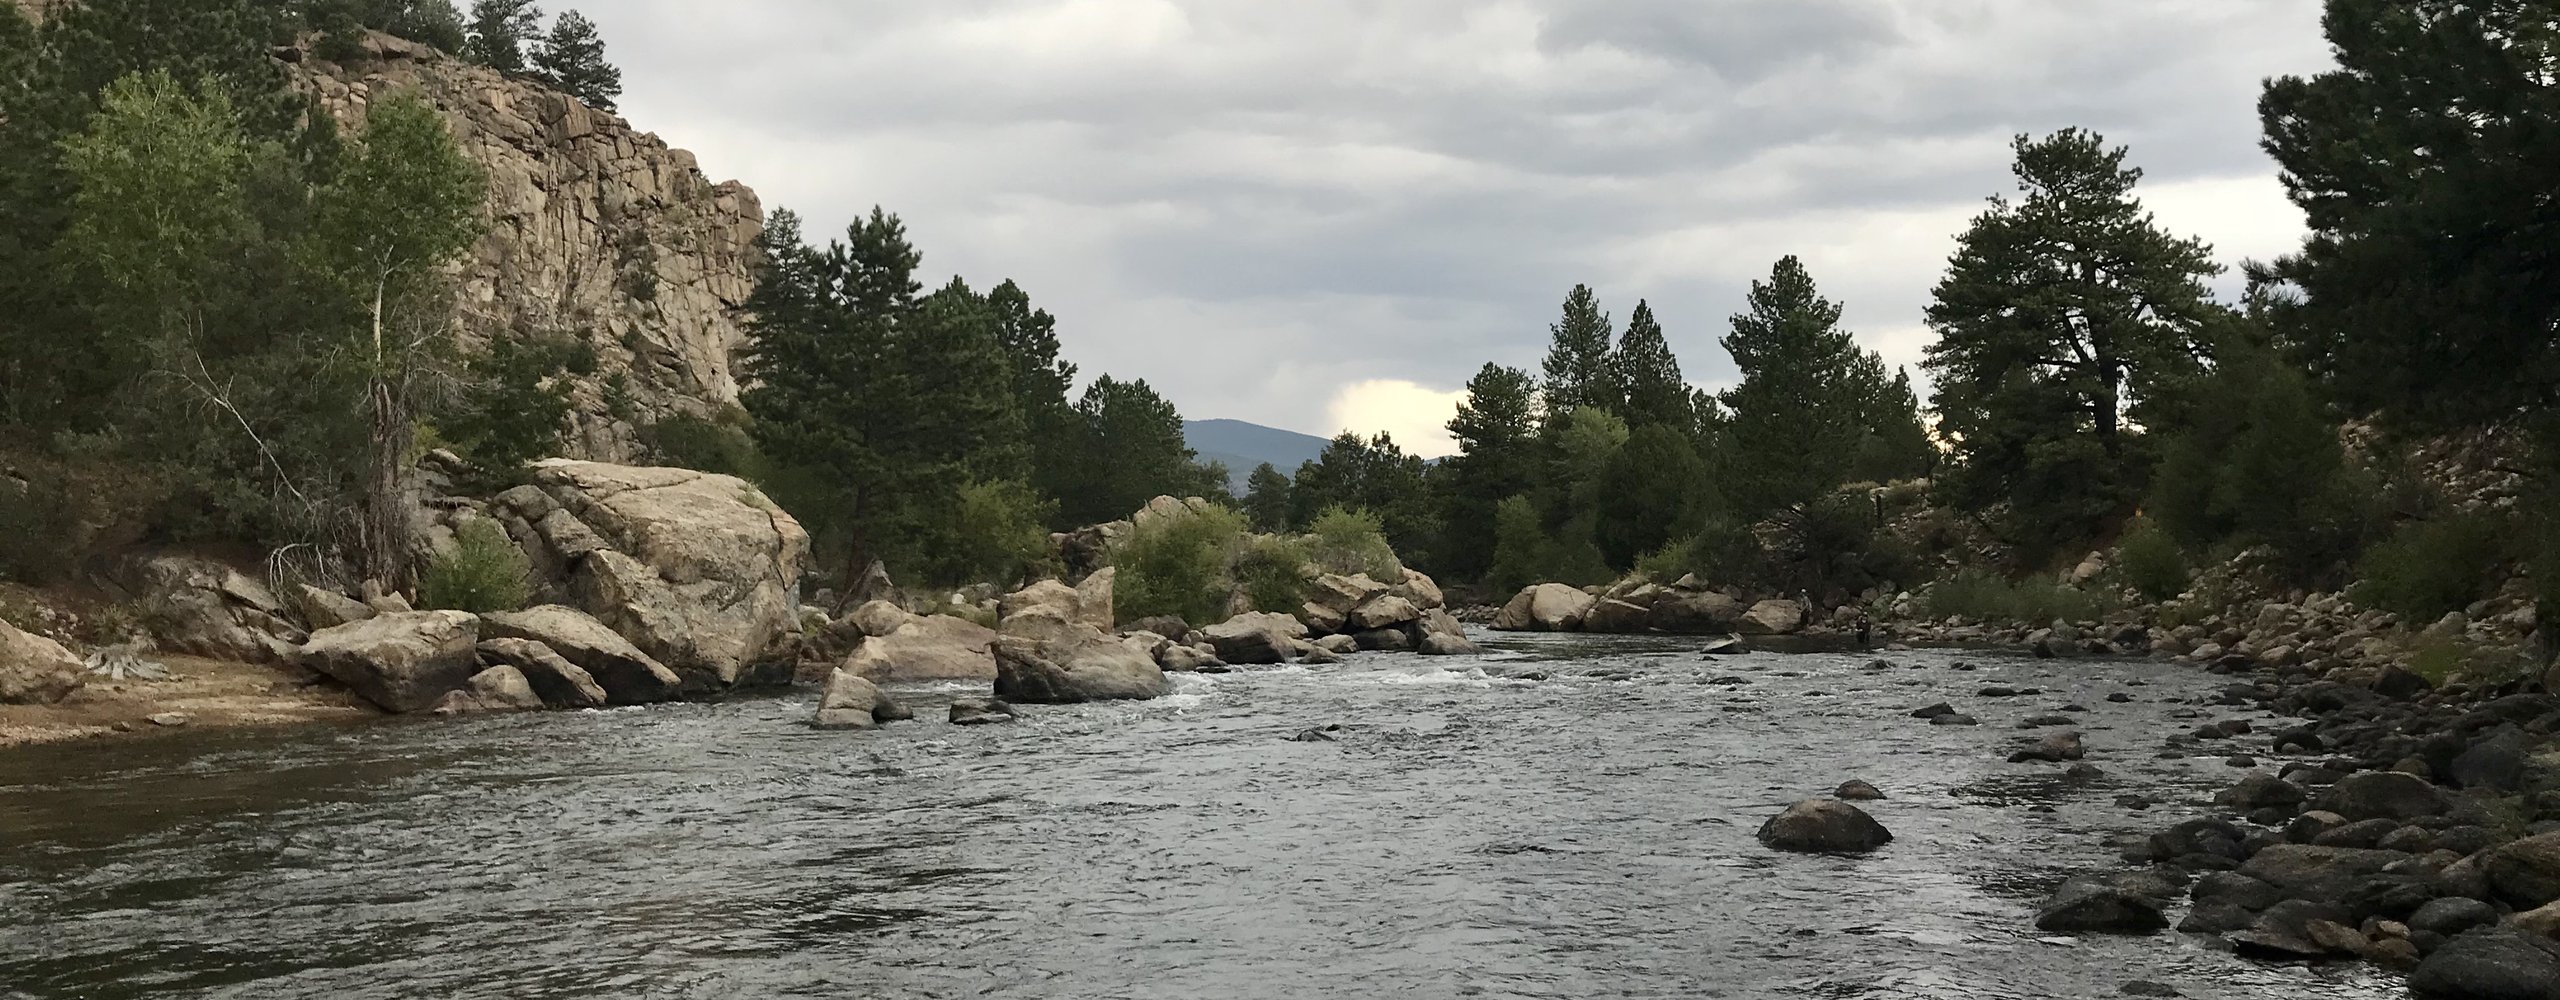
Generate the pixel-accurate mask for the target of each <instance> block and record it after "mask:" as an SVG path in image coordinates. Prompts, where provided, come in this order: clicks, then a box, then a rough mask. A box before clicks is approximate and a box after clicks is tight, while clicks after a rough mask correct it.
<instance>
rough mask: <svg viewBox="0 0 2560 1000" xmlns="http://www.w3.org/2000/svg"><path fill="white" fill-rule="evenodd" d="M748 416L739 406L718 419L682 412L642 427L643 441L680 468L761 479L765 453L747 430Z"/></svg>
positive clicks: (661, 457) (668, 463)
mask: <svg viewBox="0 0 2560 1000" xmlns="http://www.w3.org/2000/svg"><path fill="white" fill-rule="evenodd" d="M747 420H748V418H747V414H746V411H744V410H736V409H731V410H728V411H725V412H723V413H721V414H720V415H719V417H718V418H716V419H704V418H702V417H697V416H693V415H691V414H682V413H680V414H677V415H675V416H671V417H668V418H666V419H664V420H660V421H658V422H656V423H653V424H650V425H649V426H647V427H644V428H642V429H641V431H640V441H641V443H642V444H645V445H647V446H648V447H649V450H650V451H651V452H654V453H656V456H657V458H658V460H659V461H661V462H664V463H666V464H667V465H671V466H674V467H676V468H680V469H695V470H699V471H702V472H717V473H720V474H721V475H726V476H737V477H740V478H742V479H754V480H761V479H763V478H764V476H763V473H764V472H765V468H764V466H765V462H764V456H763V454H762V453H761V452H758V451H757V450H756V443H755V439H754V438H752V437H750V436H748V434H747V426H746V425H747Z"/></svg>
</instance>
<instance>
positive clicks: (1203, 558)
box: [1111, 507, 1245, 622]
mask: <svg viewBox="0 0 2560 1000" xmlns="http://www.w3.org/2000/svg"><path fill="white" fill-rule="evenodd" d="M1244 537H1245V527H1244V516H1243V515H1240V514H1237V513H1236V512H1234V511H1231V510H1228V509H1226V508H1223V507H1211V508H1209V509H1207V510H1201V511H1194V512H1191V513H1189V514H1183V515H1175V516H1169V517H1155V518H1149V519H1148V520H1147V521H1146V522H1145V523H1143V524H1140V525H1138V526H1137V527H1136V528H1134V529H1132V530H1131V531H1130V532H1129V536H1128V537H1127V538H1125V539H1122V540H1121V542H1120V544H1119V546H1118V547H1117V548H1116V549H1114V550H1113V552H1112V560H1111V563H1112V565H1113V566H1115V567H1118V569H1119V574H1118V576H1117V578H1116V579H1115V581H1114V582H1113V588H1114V594H1113V603H1114V605H1115V606H1116V607H1117V608H1118V611H1119V614H1120V617H1121V618H1123V619H1130V620H1134V619H1138V618H1145V617H1148V616H1151V615H1173V616H1175V617H1178V618H1181V619H1182V620H1184V621H1191V622H1217V621H1224V620H1225V619H1226V617H1227V598H1228V594H1229V593H1230V589H1229V586H1230V585H1229V581H1228V578H1227V567H1228V564H1229V562H1230V560H1231V559H1233V558H1234V555H1235V553H1236V552H1237V550H1238V548H1239V546H1240V545H1241V544H1242V543H1243V541H1244Z"/></svg>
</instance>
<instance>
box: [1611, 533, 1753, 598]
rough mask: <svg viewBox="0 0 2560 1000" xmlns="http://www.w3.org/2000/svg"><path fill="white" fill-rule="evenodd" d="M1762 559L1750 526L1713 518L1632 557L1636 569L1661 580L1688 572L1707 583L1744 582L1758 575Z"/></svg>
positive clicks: (1650, 578)
mask: <svg viewBox="0 0 2560 1000" xmlns="http://www.w3.org/2000/svg"><path fill="white" fill-rule="evenodd" d="M1765 559H1766V554H1765V553H1763V552H1762V551H1761V549H1760V540H1759V538H1758V537H1756V536H1754V535H1753V534H1752V533H1751V529H1750V528H1748V527H1745V526H1743V525H1740V524H1736V523H1734V522H1733V521H1730V520H1727V519H1723V518H1717V519H1713V520H1710V521H1708V522H1707V524H1706V525H1705V526H1704V527H1702V528H1699V529H1698V530H1697V531H1695V532H1692V533H1690V534H1688V535H1686V536H1683V537H1681V538H1678V539H1675V540H1674V541H1672V543H1671V544H1669V545H1665V546H1663V547H1662V548H1660V549H1657V550H1654V551H1653V552H1650V553H1647V554H1646V555H1645V556H1644V558H1642V559H1638V560H1636V572H1637V573H1638V574H1640V575H1642V576H1643V577H1644V578H1645V579H1648V580H1652V581H1654V582H1656V583H1663V584H1669V583H1675V582H1678V581H1679V579H1680V578H1681V577H1684V576H1688V575H1690V574H1692V573H1694V574H1697V576H1698V578H1699V579H1701V580H1706V581H1708V582H1710V583H1733V582H1744V581H1751V580H1756V579H1758V578H1759V576H1760V574H1761V572H1762V564H1763V562H1764V560H1765Z"/></svg>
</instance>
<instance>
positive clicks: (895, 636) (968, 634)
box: [844, 615, 996, 682]
mask: <svg viewBox="0 0 2560 1000" xmlns="http://www.w3.org/2000/svg"><path fill="white" fill-rule="evenodd" d="M995 643H996V630H994V629H991V628H988V627H986V626H984V625H980V624H978V623H976V622H973V621H970V620H968V619H966V618H959V617H955V616H952V615H919V616H916V617H913V618H910V619H909V620H908V621H907V622H906V623H904V624H902V625H899V626H898V627H897V628H896V629H894V630H892V631H890V632H889V633H888V634H887V635H873V636H866V637H864V638H863V640H862V642H861V644H859V645H857V646H855V647H853V653H852V655H849V656H847V657H845V661H844V669H846V670H850V671H853V672H854V673H855V674H858V675H860V676H862V677H866V678H869V679H871V680H873V681H875V682H877V681H991V680H994V679H995V676H996V657H995Z"/></svg>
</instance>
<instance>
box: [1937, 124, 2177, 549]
mask: <svg viewBox="0 0 2560 1000" xmlns="http://www.w3.org/2000/svg"><path fill="white" fill-rule="evenodd" d="M2016 149H2017V155H2018V161H2017V165H2016V167H2015V172H2016V174H2017V178H2018V188H2019V190H2020V192H2022V196H2021V197H2020V198H2019V200H2017V201H2015V202H2012V201H2009V200H2008V199H2005V198H1994V199H1992V203H1991V209H1990V211H1987V212H1985V213H1983V214H1982V215H1981V216H1979V217H1977V218H1975V219H1974V221H1973V225H1972V227H1971V228H1970V229H1968V230H1967V231H1966V232H1965V233H1964V235H1963V236H1962V237H1961V238H1960V239H1959V241H1958V245H1957V250H1956V254H1955V257H1954V259H1953V260H1952V261H1950V262H1949V264H1948V268H1947V274H1946V277H1945V278H1944V279H1943V280H1941V281H1940V282H1939V284H1938V287H1937V290H1936V301H1935V302H1934V303H1933V304H1932V305H1930V307H1929V313H1928V317H1929V325H1930V328H1931V329H1933V330H1935V331H1937V333H1938V335H1939V340H1938V342H1937V343H1935V344H1932V345H1930V346H1929V348H1928V352H1927V359H1926V360H1925V361H1923V362H1922V364H1921V366H1922V367H1923V368H1926V369H1928V370H1929V371H1930V372H1931V373H1932V374H1934V375H1935V376H1936V383H1937V392H1936V400H1935V402H1936V408H1937V410H1938V413H1939V415H1940V419H1941V421H1942V424H1941V430H1942V431H1943V432H1944V433H1945V434H1946V435H1947V437H1948V438H1949V439H1950V440H1952V441H1954V442H1955V459H1956V466H1955V468H1954V469H1953V470H1951V472H1952V474H1951V475H1950V476H1949V477H1948V478H1949V484H1950V485H1951V486H1952V487H1954V490H1953V492H1954V495H1955V497H1956V499H1957V500H1958V502H1959V503H1964V504H1968V505H1971V506H1974V507H1976V508H1979V507H1982V506H1986V505H1988V504H1990V503H1992V502H1995V501H2006V502H2008V503H2009V504H2010V506H2011V511H2012V517H2011V521H2010V525H2009V529H2010V530H2009V533H2010V535H2011V536H2012V540H2013V541H2016V542H2018V543H2020V544H2022V545H2025V546H2027V547H2028V548H2029V549H2030V550H2031V551H2043V550H2050V549H2051V548H2053V547H2058V546H2062V545H2066V544H2071V543H2075V542H2077V541H2079V540H2080V539H2082V538H2084V537H2086V536H2087V535H2088V534H2089V533H2091V532H2092V531H2093V530H2094V529H2095V528H2096V526H2097V522H2098V520H2099V519H2101V518H2103V517H2104V516H2106V515H2107V514H2108V513H2110V512H2112V511H2116V510H2118V509H2121V508H2123V507H2125V506H2127V505H2129V504H2130V503H2131V502H2132V500H2133V499H2134V498H2135V497H2136V496H2138V495H2139V494H2140V491H2141V489H2142V487H2143V483H2144V479H2145V476H2146V475H2147V473H2148V459H2147V457H2146V456H2145V455H2143V454H2141V453H2140V451H2141V449H2140V448H2139V447H2138V442H2137V441H2135V440H2133V438H2132V436H2130V435H2128V434H2127V433H2126V431H2125V426H2126V424H2127V422H2128V421H2139V422H2142V423H2147V424H2164V423H2168V422H2170V418H2171V415H2169V414H2165V413H2150V414H2146V404H2147V403H2150V402H2153V401H2155V400H2156V399H2158V398H2159V397H2161V395H2162V390H2164V389H2166V388H2169V387H2172V386H2174V385H2176V384H2177V383H2178V382H2180V381H2182V380H2185V379H2188V378H2191V377H2193V375H2194V374H2195V373H2196V372H2197V371H2198V361H2197V358H2198V356H2199V355H2200V354H2202V353H2203V352H2204V348H2203V345H2202V339H2203V330H2204V329H2205V327H2206V326H2207V325H2208V324H2210V323H2213V322H2216V321H2218V320H2219V318H2220V317H2221V316H2222V315H2223V314H2224V312H2225V311H2224V310H2223V309H2222V308H2221V307H2220V306H2217V305H2215V304H2214V303H2213V302H2212V300H2211V298H2210V296H2209V293H2208V292H2207V291H2206V289H2205V285H2204V280H2205V279H2206V278H2208V277H2210V276H2212V275H2214V274H2215V273H2217V272H2218V271H2219V270H2220V268H2219V267H2217V266H2216V265H2215V264H2214V263H2213V261H2212V258H2211V255H2210V252H2209V251H2208V249H2207V248H2206V247H2205V245H2204V244H2203V243H2202V242H2200V241H2197V240H2182V239H2178V238H2176V237H2173V236H2170V235H2169V234H2168V233H2166V232H2164V231H2162V230H2161V229H2160V227H2159V225H2158V224H2157V223H2156V222H2155V221H2153V219H2152V217H2151V216H2150V214H2149V213H2147V212H2145V211H2144V210H2143V208H2142V203H2141V202H2140V201H2139V200H2137V199H2136V198H2135V197H2134V194H2133V188H2134V185H2135V184H2136V182H2138V181H2140V180H2141V178H2142V172H2141V171H2140V170H2138V169H2134V168H2131V167H2127V166H2126V165H2125V162H2124V161H2125V150H2124V149H2123V148H2122V147H2114V148H2110V147H2108V146H2107V145H2106V144H2105V141H2104V140H2103V139H2101V138H2100V137H2099V136H2098V135H2097V134H2095V133H2092V132H2088V131H2083V130H2079V129H2066V130H2064V131H2061V132H2057V133H2055V134H2053V135H2052V136H2049V137H2047V138H2045V139H2041V140H2037V139H2031V138H2029V137H2027V136H2023V135H2022V136H2019V137H2018V138H2017V142H2016Z"/></svg>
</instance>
